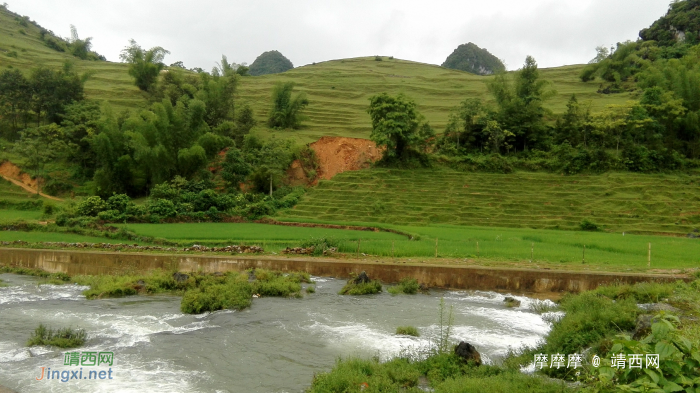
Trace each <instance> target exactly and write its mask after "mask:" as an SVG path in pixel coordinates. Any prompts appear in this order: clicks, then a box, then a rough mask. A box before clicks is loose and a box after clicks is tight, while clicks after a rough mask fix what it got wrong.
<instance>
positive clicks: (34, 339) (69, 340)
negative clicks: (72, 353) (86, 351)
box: [27, 324, 87, 348]
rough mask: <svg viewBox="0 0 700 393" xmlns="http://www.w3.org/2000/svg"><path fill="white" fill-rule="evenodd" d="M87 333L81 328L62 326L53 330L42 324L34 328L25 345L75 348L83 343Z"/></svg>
mask: <svg viewBox="0 0 700 393" xmlns="http://www.w3.org/2000/svg"><path fill="white" fill-rule="evenodd" d="M86 339H87V333H86V332H85V330H83V329H77V330H75V329H72V328H62V329H58V330H53V329H51V328H47V327H46V326H44V325H43V324H39V326H38V327H37V328H36V329H34V333H33V334H32V336H31V337H29V340H28V341H27V346H28V347H31V346H35V345H51V346H54V347H58V348H76V347H80V346H82V345H83V344H85V340H86Z"/></svg>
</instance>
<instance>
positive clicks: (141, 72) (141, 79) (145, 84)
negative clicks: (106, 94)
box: [119, 39, 170, 91]
mask: <svg viewBox="0 0 700 393" xmlns="http://www.w3.org/2000/svg"><path fill="white" fill-rule="evenodd" d="M167 54H170V52H168V51H167V50H165V49H163V48H162V47H160V46H155V47H153V48H151V49H149V50H144V49H143V48H141V46H139V45H138V44H137V43H136V41H134V40H133V39H132V40H129V46H127V47H125V48H124V49H122V52H121V54H120V55H119V58H120V59H121V60H122V61H123V62H126V63H129V75H131V76H132V77H134V79H136V86H138V88H139V89H141V90H143V91H148V90H149V89H150V87H151V86H153V84H154V83H155V82H156V79H157V78H158V74H159V73H160V71H161V70H163V68H165V64H163V59H165V55H167Z"/></svg>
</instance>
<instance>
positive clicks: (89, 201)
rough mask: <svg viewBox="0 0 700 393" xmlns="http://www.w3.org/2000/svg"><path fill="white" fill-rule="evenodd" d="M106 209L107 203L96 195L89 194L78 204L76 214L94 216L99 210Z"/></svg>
mask: <svg viewBox="0 0 700 393" xmlns="http://www.w3.org/2000/svg"><path fill="white" fill-rule="evenodd" d="M105 210H107V203H106V202H105V201H104V200H102V198H100V197H98V196H91V197H88V198H86V199H84V200H83V201H81V202H80V203H79V204H78V215H81V216H87V217H96V216H97V214H98V213H99V212H101V211H105Z"/></svg>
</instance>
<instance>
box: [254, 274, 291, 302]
mask: <svg viewBox="0 0 700 393" xmlns="http://www.w3.org/2000/svg"><path fill="white" fill-rule="evenodd" d="M300 291H301V285H300V284H299V282H297V281H296V280H295V279H294V278H293V277H291V278H290V277H288V276H282V275H281V274H278V275H275V276H274V277H271V278H269V279H266V280H261V279H258V280H257V281H255V282H254V283H253V292H254V293H256V294H258V295H260V296H277V297H289V296H294V297H300V296H301V293H300Z"/></svg>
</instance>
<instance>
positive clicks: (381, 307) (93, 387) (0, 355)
mask: <svg viewBox="0 0 700 393" xmlns="http://www.w3.org/2000/svg"><path fill="white" fill-rule="evenodd" d="M0 279H2V280H3V281H4V282H5V283H6V284H9V286H7V287H0V332H1V335H0V385H4V386H7V387H9V388H12V389H15V390H17V391H19V392H140V393H142V392H265V393H268V392H290V393H291V392H303V391H304V389H305V388H307V387H308V386H309V384H310V383H311V380H312V378H313V375H314V373H318V372H323V371H328V370H330V369H331V367H332V366H333V364H334V363H335V361H336V359H337V358H338V357H347V356H361V357H372V356H379V357H380V358H388V357H391V356H394V355H397V354H399V353H401V352H402V351H406V350H407V349H409V350H410V349H413V350H415V349H420V348H425V347H427V346H428V345H430V338H431V337H434V336H435V334H436V333H437V330H438V326H437V322H438V310H439V304H440V297H443V296H444V298H445V303H446V305H448V307H449V306H450V305H452V306H454V326H453V335H452V338H453V339H454V340H465V341H468V342H470V343H472V344H474V345H475V346H476V348H477V349H478V350H479V351H480V353H481V355H482V359H484V360H485V361H487V362H489V361H495V360H497V359H498V358H499V357H501V356H503V355H504V354H505V353H506V352H507V350H508V348H509V347H520V346H522V345H534V344H535V343H537V341H538V340H540V339H541V338H542V337H543V336H544V335H545V334H546V333H547V332H548V331H549V325H548V324H547V323H546V322H545V321H543V319H542V317H541V316H540V315H538V314H535V313H532V312H530V311H529V310H528V305H529V304H530V302H531V299H529V298H526V297H518V296H516V298H517V299H519V300H521V302H522V304H521V306H520V307H518V308H507V307H505V306H504V304H503V297H504V296H503V295H501V294H497V293H492V292H448V291H432V293H431V294H430V295H415V296H407V295H400V296H391V295H389V294H387V293H382V294H379V295H372V296H359V297H354V296H340V295H338V294H337V293H338V291H339V290H340V288H341V287H342V286H343V284H344V282H343V281H341V280H335V279H329V278H318V277H317V278H315V281H316V282H317V285H316V293H313V294H309V295H305V296H304V298H303V299H280V298H260V299H254V300H253V305H252V307H251V308H249V309H247V310H244V311H240V312H239V311H221V312H215V313H210V314H204V315H185V314H182V313H181V312H180V297H176V296H167V295H159V296H136V297H128V298H121V299H104V300H90V301H88V300H86V299H85V298H84V297H83V296H82V295H81V292H82V290H84V289H85V287H80V286H76V285H63V286H54V285H37V280H36V279H34V278H31V277H23V276H16V275H11V274H5V275H0ZM39 323H43V324H45V325H49V326H53V327H67V326H71V327H79V328H84V329H85V330H86V331H87V332H88V341H87V343H86V345H85V346H84V347H82V348H79V349H77V350H76V351H81V352H83V351H95V352H100V351H111V352H114V364H113V366H112V367H111V368H112V370H113V373H112V378H113V379H111V380H110V379H105V380H86V379H81V380H77V379H71V380H69V381H68V382H61V381H60V380H47V379H46V378H44V379H43V380H41V381H37V380H36V378H38V377H40V374H41V367H47V368H48V367H51V368H52V369H54V370H71V369H72V370H73V371H75V370H78V369H79V368H77V367H75V366H73V367H72V368H71V367H69V366H64V365H63V364H64V363H63V362H64V352H65V351H62V350H56V349H52V348H48V347H32V348H27V347H25V343H26V340H27V339H28V337H29V335H30V333H31V332H32V330H33V329H34V328H35V327H36V326H38V325H39ZM406 325H410V326H415V327H417V328H418V329H419V330H420V332H421V334H422V336H421V337H420V338H413V337H406V336H396V335H394V334H393V333H394V332H395V330H396V327H397V326H406ZM83 370H84V373H85V374H87V372H88V371H89V370H107V368H106V367H105V366H104V365H102V366H100V367H99V368H98V367H83Z"/></svg>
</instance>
